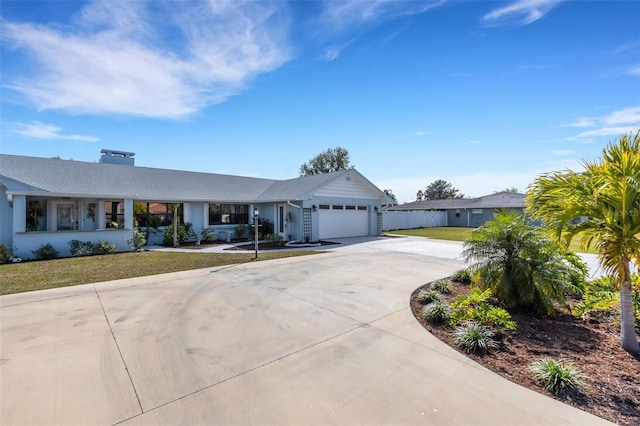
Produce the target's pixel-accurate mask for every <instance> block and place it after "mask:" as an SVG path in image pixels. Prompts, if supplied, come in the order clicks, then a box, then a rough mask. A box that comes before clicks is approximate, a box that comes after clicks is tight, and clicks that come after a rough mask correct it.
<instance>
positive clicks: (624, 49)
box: [612, 40, 640, 55]
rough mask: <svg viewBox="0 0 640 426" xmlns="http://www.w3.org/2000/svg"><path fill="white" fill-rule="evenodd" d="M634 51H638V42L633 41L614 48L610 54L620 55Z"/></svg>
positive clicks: (639, 43)
mask: <svg viewBox="0 0 640 426" xmlns="http://www.w3.org/2000/svg"><path fill="white" fill-rule="evenodd" d="M635 49H640V40H634V41H631V42H629V43H623V44H621V45H619V46H616V48H615V49H613V52H612V53H613V54H614V55H621V54H625V53H628V52H629V51H633V50H635Z"/></svg>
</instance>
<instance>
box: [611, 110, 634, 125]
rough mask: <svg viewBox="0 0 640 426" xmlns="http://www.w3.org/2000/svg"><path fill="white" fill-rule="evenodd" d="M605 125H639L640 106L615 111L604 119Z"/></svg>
mask: <svg viewBox="0 0 640 426" xmlns="http://www.w3.org/2000/svg"><path fill="white" fill-rule="evenodd" d="M604 122H605V124H609V125H615V124H637V123H640V106H637V107H632V108H625V109H621V110H619V111H614V112H613V113H611V114H609V115H608V116H607V117H605V119H604Z"/></svg>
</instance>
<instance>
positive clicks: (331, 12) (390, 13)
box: [324, 0, 446, 30]
mask: <svg viewBox="0 0 640 426" xmlns="http://www.w3.org/2000/svg"><path fill="white" fill-rule="evenodd" d="M444 3H446V1H444V0H441V1H434V0H432V1H397V0H369V1H363V0H346V1H327V2H325V3H324V21H325V22H327V23H328V24H329V25H330V26H331V27H332V28H333V29H334V30H344V29H346V28H353V27H357V26H359V25H362V24H365V23H372V22H379V21H385V20H389V19H394V18H397V17H399V16H406V15H417V14H420V13H424V12H426V11H428V10H431V9H433V8H436V7H438V6H440V5H442V4H444Z"/></svg>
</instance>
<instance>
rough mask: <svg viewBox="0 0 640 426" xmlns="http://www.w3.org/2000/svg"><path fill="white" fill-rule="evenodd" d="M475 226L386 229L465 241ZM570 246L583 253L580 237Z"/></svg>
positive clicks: (394, 231) (392, 232)
mask: <svg viewBox="0 0 640 426" xmlns="http://www.w3.org/2000/svg"><path fill="white" fill-rule="evenodd" d="M474 229H475V228H463V227H455V226H451V227H447V226H436V227H433V228H417V229H396V230H393V231H385V233H387V234H391V235H410V236H412V237H425V238H433V239H435V240H448V241H462V242H464V241H465V240H466V239H467V238H469V234H470V233H471V231H473V230H474ZM569 248H570V249H571V250H572V251H575V252H577V253H583V252H584V250H582V248H581V247H580V242H579V239H578V238H577V237H576V238H574V239H573V241H571V245H569ZM587 253H598V251H597V250H596V249H595V248H594V247H593V246H592V247H591V248H590V249H589V251H588V252H587Z"/></svg>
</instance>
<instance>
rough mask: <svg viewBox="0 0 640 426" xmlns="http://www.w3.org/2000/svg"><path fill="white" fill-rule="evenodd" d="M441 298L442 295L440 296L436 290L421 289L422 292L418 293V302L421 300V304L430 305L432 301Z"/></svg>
mask: <svg viewBox="0 0 640 426" xmlns="http://www.w3.org/2000/svg"><path fill="white" fill-rule="evenodd" d="M441 300H442V296H440V293H438V292H437V291H434V290H430V291H426V290H420V292H419V293H418V302H420V304H421V305H428V304H429V303H431V302H435V301H441Z"/></svg>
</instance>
